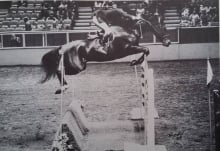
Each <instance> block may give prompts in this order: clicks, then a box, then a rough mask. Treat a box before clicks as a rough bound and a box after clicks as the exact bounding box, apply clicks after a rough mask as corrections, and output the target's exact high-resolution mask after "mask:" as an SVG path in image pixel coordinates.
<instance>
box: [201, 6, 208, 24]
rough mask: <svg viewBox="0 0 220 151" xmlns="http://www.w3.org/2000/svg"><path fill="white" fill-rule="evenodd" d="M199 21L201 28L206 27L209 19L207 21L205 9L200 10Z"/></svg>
mask: <svg viewBox="0 0 220 151" xmlns="http://www.w3.org/2000/svg"><path fill="white" fill-rule="evenodd" d="M200 19H201V25H202V26H207V25H208V23H209V21H210V19H209V16H208V14H207V13H206V10H205V9H204V10H202V12H201V15H200Z"/></svg>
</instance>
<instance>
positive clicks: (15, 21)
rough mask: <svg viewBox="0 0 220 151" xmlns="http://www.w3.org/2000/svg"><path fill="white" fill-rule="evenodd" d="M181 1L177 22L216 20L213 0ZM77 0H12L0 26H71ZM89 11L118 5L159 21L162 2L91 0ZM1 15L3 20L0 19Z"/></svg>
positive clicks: (28, 28)
mask: <svg viewBox="0 0 220 151" xmlns="http://www.w3.org/2000/svg"><path fill="white" fill-rule="evenodd" d="M195 1H196V2H194V3H192V2H190V3H185V5H184V7H182V8H181V11H180V16H181V22H180V25H181V26H208V25H210V23H212V22H218V21H219V20H218V14H219V13H218V8H217V4H216V3H214V2H209V1H205V0H195ZM77 5H78V3H77V2H76V1H73V0H66V1H42V0H41V1H40V0H35V1H27V0H22V1H12V2H11V7H10V8H9V13H8V14H7V15H5V16H4V18H0V23H1V24H0V27H1V28H2V29H4V28H5V29H6V28H7V30H10V29H13V30H26V31H31V30H62V29H66V30H68V29H73V27H74V24H75V20H76V19H77V17H78V6H77ZM91 7H93V11H94V10H95V9H99V8H100V7H106V8H121V9H122V10H124V11H126V12H127V13H129V14H132V15H136V16H137V18H140V17H143V18H149V17H152V16H153V17H154V19H155V20H156V21H158V22H159V23H161V24H162V23H163V13H164V6H162V3H152V1H148V0H145V1H144V2H139V3H136V2H135V3H134V2H133V3H132V2H128V1H122V2H118V1H112V0H107V1H103V2H101V1H95V2H94V6H91ZM2 19H3V20H2Z"/></svg>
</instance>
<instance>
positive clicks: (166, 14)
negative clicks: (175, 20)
mask: <svg viewBox="0 0 220 151" xmlns="http://www.w3.org/2000/svg"><path fill="white" fill-rule="evenodd" d="M164 16H179V14H178V13H164Z"/></svg>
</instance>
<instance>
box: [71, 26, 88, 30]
mask: <svg viewBox="0 0 220 151" xmlns="http://www.w3.org/2000/svg"><path fill="white" fill-rule="evenodd" d="M91 29H92V28H91V26H89V27H88V26H87V27H79V26H75V27H73V30H91Z"/></svg>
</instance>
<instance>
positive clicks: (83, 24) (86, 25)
mask: <svg viewBox="0 0 220 151" xmlns="http://www.w3.org/2000/svg"><path fill="white" fill-rule="evenodd" d="M75 26H85V27H88V26H90V23H86V22H84V23H80V22H78V23H75Z"/></svg>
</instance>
